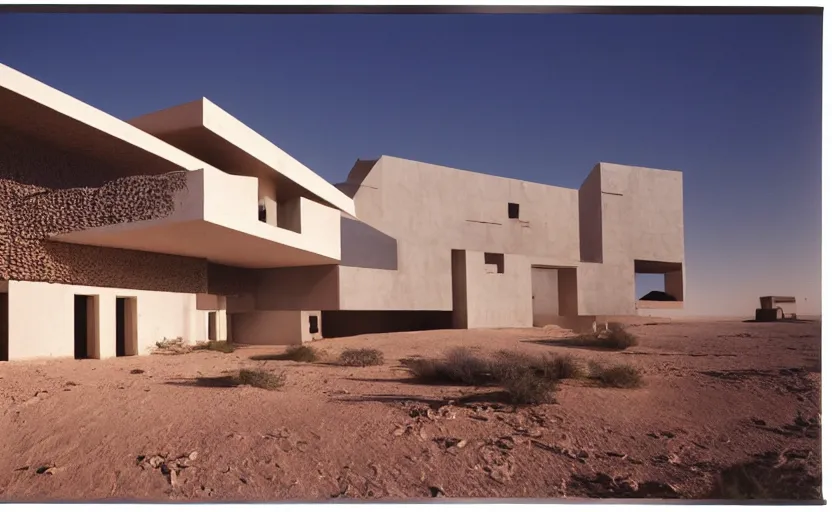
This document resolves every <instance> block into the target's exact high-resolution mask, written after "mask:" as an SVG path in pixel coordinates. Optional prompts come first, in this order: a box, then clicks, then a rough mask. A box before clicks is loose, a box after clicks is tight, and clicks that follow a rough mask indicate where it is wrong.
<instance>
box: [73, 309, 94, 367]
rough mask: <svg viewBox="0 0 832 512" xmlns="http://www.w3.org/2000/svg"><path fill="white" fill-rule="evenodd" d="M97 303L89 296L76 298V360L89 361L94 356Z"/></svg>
mask: <svg viewBox="0 0 832 512" xmlns="http://www.w3.org/2000/svg"><path fill="white" fill-rule="evenodd" d="M94 308H95V303H94V298H93V297H92V296H89V295H76V296H75V310H74V315H73V316H74V319H75V359H89V358H91V357H93V356H94V353H93V352H94V350H93V349H94V346H93V344H94V340H95V327H96V326H95V310H94Z"/></svg>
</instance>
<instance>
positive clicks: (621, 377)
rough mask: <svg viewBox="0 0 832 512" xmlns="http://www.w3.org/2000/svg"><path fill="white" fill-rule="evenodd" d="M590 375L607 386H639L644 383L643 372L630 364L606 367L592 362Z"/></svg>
mask: <svg viewBox="0 0 832 512" xmlns="http://www.w3.org/2000/svg"><path fill="white" fill-rule="evenodd" d="M589 377H590V378H591V379H594V380H596V381H597V382H598V383H599V384H600V385H601V386H603V387H605V388H637V387H639V386H641V385H642V383H643V380H642V378H641V372H639V371H638V369H636V368H634V367H632V366H630V365H628V364H619V365H615V366H607V367H605V366H601V365H599V364H597V363H590V369H589Z"/></svg>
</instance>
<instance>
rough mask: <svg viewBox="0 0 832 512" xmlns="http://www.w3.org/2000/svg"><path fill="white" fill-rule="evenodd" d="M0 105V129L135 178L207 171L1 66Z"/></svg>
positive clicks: (200, 164)
mask: <svg viewBox="0 0 832 512" xmlns="http://www.w3.org/2000/svg"><path fill="white" fill-rule="evenodd" d="M0 105H2V108H0V126H2V127H4V128H8V129H9V130H12V131H15V132H18V133H22V134H24V135H28V136H30V137H33V138H35V139H38V140H42V141H45V142H47V143H49V144H52V145H54V146H56V147H58V148H61V149H64V150H70V151H72V152H75V153H83V154H87V155H89V156H90V157H93V158H95V159H96V160H97V161H100V162H102V163H106V164H108V165H112V166H113V167H114V168H116V169H125V168H128V167H129V168H131V169H133V170H134V174H154V173H164V172H170V171H175V170H183V169H184V170H189V171H190V170H196V169H203V168H210V167H211V165H209V164H208V163H206V162H203V161H202V160H200V159H198V158H196V157H194V156H192V155H189V154H188V153H185V152H184V151H182V150H180V149H178V148H176V147H174V146H172V145H170V144H168V143H166V142H164V141H162V140H159V139H158V138H156V137H153V136H152V135H150V134H148V133H146V132H144V131H142V130H140V129H138V128H136V127H134V126H131V125H130V124H128V123H126V122H124V121H122V120H120V119H118V118H116V117H114V116H111V115H110V114H107V113H106V112H103V111H101V110H99V109H97V108H95V107H93V106H91V105H88V104H86V103H84V102H83V101H81V100H78V99H76V98H73V97H72V96H70V95H68V94H65V93H63V92H61V91H59V90H57V89H54V88H52V87H50V86H48V85H46V84H44V83H42V82H39V81H38V80H35V79H34V78H32V77H30V76H27V75H25V74H23V73H21V72H20V71H17V70H15V69H12V68H10V67H9V66H6V65H4V64H0ZM79 171H82V170H79ZM117 177H119V176H118V174H117V173H114V178H117Z"/></svg>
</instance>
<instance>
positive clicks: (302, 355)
mask: <svg viewBox="0 0 832 512" xmlns="http://www.w3.org/2000/svg"><path fill="white" fill-rule="evenodd" d="M252 359H255V360H258V361H297V362H299V363H314V362H315V361H319V360H320V359H321V354H320V352H318V350H317V349H315V348H313V347H310V346H307V345H296V346H293V347H289V348H287V349H286V351H285V352H283V353H282V354H266V355H262V356H254V357H252Z"/></svg>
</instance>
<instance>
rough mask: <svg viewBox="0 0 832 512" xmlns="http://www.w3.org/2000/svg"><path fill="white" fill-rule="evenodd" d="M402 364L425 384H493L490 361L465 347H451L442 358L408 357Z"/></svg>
mask: <svg viewBox="0 0 832 512" xmlns="http://www.w3.org/2000/svg"><path fill="white" fill-rule="evenodd" d="M402 364H403V365H404V366H405V367H406V368H407V369H408V370H409V371H410V373H411V374H413V376H414V377H416V379H417V380H419V381H421V382H425V383H427V384H462V385H464V386H489V385H492V384H495V381H494V375H493V374H492V371H491V370H492V368H491V366H492V363H491V362H490V361H488V360H485V359H482V358H480V357H478V356H476V355H475V354H473V353H472V352H471V351H470V350H469V349H467V348H455V349H452V350H450V351H448V353H447V354H446V356H445V358H444V359H408V360H404V361H402Z"/></svg>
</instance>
